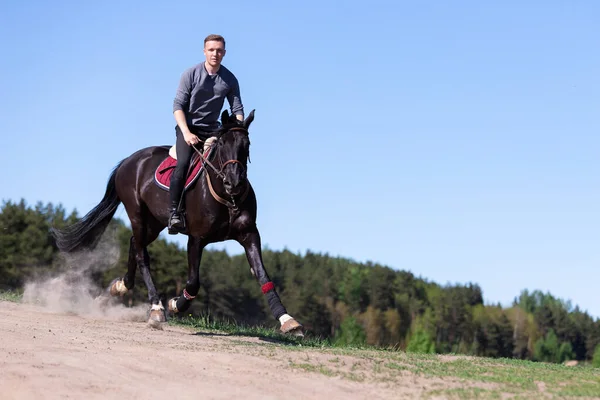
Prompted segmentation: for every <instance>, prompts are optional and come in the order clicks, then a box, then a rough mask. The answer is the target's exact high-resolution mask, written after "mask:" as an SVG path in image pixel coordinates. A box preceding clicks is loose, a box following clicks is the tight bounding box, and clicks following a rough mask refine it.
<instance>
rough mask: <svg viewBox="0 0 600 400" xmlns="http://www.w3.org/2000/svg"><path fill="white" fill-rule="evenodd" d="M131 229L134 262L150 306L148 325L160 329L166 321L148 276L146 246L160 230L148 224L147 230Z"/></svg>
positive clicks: (148, 267) (160, 303)
mask: <svg viewBox="0 0 600 400" xmlns="http://www.w3.org/2000/svg"><path fill="white" fill-rule="evenodd" d="M132 228H133V236H134V240H133V245H134V246H133V247H134V252H135V261H136V264H137V267H138V269H139V270H140V273H141V274H142V278H143V279H144V283H145V284H146V288H147V289H148V300H149V301H150V305H151V308H150V316H149V318H148V324H149V325H150V326H151V327H153V328H162V326H161V323H163V322H166V321H167V319H166V315H165V308H164V307H163V305H162V302H161V301H160V297H159V295H158V292H157V290H156V287H155V286H154V281H153V280H152V275H151V274H150V256H149V254H148V249H147V246H148V245H149V244H150V243H152V242H153V241H154V240H155V239H156V238H157V237H158V235H159V233H160V229H159V228H157V227H151V226H150V224H148V228H147V229H142V228H139V227H138V228H135V227H133V226H132Z"/></svg>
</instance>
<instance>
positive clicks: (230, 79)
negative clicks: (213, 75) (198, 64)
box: [219, 64, 237, 83]
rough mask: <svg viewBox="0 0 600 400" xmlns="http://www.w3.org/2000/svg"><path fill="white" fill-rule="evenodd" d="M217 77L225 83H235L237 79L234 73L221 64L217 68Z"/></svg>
mask: <svg viewBox="0 0 600 400" xmlns="http://www.w3.org/2000/svg"><path fill="white" fill-rule="evenodd" d="M219 76H220V77H221V78H222V79H223V80H224V81H225V82H227V83H234V82H237V78H236V76H235V75H234V73H233V72H231V71H230V70H229V69H228V68H227V67H226V66H224V65H223V64H221V67H220V68H219Z"/></svg>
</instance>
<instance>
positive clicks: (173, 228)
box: [167, 211, 186, 235]
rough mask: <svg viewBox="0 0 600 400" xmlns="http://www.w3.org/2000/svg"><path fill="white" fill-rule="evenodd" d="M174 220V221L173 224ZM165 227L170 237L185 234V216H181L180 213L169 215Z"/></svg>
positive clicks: (181, 213)
mask: <svg viewBox="0 0 600 400" xmlns="http://www.w3.org/2000/svg"><path fill="white" fill-rule="evenodd" d="M174 219H175V220H176V221H175V223H173V220H174ZM167 226H168V229H169V234H171V235H176V234H178V233H182V232H185V229H186V227H185V216H184V215H183V212H182V211H180V212H174V213H171V216H170V217H169V222H168V225H167Z"/></svg>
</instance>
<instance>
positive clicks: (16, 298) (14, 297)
mask: <svg viewBox="0 0 600 400" xmlns="http://www.w3.org/2000/svg"><path fill="white" fill-rule="evenodd" d="M22 297H23V295H22V294H21V293H18V292H13V291H10V290H9V291H0V301H12V302H13V303H18V302H20V301H21V298H22Z"/></svg>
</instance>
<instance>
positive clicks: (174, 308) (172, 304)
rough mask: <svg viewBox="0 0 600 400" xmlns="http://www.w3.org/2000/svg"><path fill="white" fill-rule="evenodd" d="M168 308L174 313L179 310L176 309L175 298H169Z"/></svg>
mask: <svg viewBox="0 0 600 400" xmlns="http://www.w3.org/2000/svg"><path fill="white" fill-rule="evenodd" d="M169 308H170V309H171V311H173V312H174V313H175V314H177V313H178V312H179V310H178V309H177V300H175V299H171V300H169Z"/></svg>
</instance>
